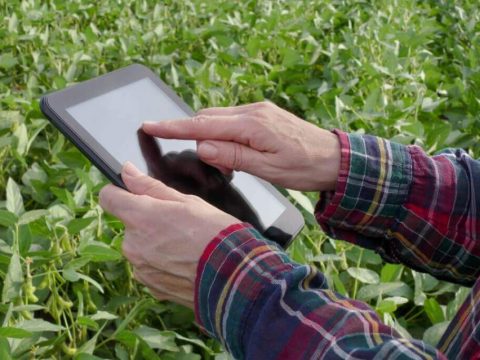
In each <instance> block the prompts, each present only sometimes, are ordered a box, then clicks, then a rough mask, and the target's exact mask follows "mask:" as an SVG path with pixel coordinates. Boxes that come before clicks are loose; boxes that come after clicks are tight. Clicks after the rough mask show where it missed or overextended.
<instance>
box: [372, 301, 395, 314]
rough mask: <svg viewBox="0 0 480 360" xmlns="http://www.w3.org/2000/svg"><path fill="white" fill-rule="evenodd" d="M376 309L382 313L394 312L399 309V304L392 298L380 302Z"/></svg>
mask: <svg viewBox="0 0 480 360" xmlns="http://www.w3.org/2000/svg"><path fill="white" fill-rule="evenodd" d="M375 310H377V311H378V312H381V313H393V312H394V311H395V310H397V304H395V302H393V301H392V300H387V299H385V300H382V301H380V303H379V304H378V305H377V306H376V307H375Z"/></svg>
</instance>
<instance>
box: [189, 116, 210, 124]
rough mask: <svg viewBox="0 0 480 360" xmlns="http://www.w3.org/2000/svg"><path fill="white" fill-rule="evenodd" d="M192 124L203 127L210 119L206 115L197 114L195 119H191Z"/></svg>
mask: <svg viewBox="0 0 480 360" xmlns="http://www.w3.org/2000/svg"><path fill="white" fill-rule="evenodd" d="M190 121H191V122H192V124H193V125H197V126H198V125H203V124H205V122H207V121H208V118H207V116H206V115H202V114H197V115H195V116H194V117H192V118H191V120H190Z"/></svg>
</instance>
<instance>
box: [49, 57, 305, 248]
mask: <svg viewBox="0 0 480 360" xmlns="http://www.w3.org/2000/svg"><path fill="white" fill-rule="evenodd" d="M40 107H41V109H42V112H43V113H44V114H45V116H46V117H47V118H48V119H49V120H50V121H51V122H52V123H53V124H54V125H55V126H56V127H57V128H58V129H59V130H60V131H61V132H62V133H63V134H64V135H65V136H66V137H67V138H68V139H69V140H70V141H72V142H73V143H74V144H75V145H76V146H77V147H78V148H79V149H80V150H81V151H82V153H84V154H85V155H86V156H87V158H89V159H90V161H91V162H92V163H93V164H94V165H95V166H96V167H98V169H99V170H100V171H101V172H102V173H103V174H105V176H106V177H107V178H108V179H109V180H110V181H111V182H112V183H113V184H115V185H117V186H120V187H123V188H126V187H125V185H124V184H123V182H122V179H121V176H120V173H121V169H122V164H124V163H125V162H126V161H131V162H132V163H133V164H135V166H137V167H138V168H139V169H140V170H142V171H143V172H145V173H148V174H149V175H150V176H153V177H155V178H157V179H160V180H161V181H163V182H164V183H166V184H167V185H169V186H171V187H174V188H176V189H177V190H179V191H182V192H184V193H189V194H194V195H198V196H200V197H202V198H203V199H205V200H206V201H208V202H209V203H211V204H213V205H214V206H216V207H218V208H220V209H222V210H224V211H226V212H228V213H230V214H232V215H233V216H235V217H237V218H238V219H240V220H242V221H245V222H249V223H250V224H252V225H253V226H254V227H255V228H257V229H258V230H259V231H260V232H261V233H263V234H264V235H265V236H266V237H268V238H270V239H271V240H273V241H276V242H277V243H279V244H280V245H281V246H283V247H287V246H288V244H289V243H290V241H291V240H292V239H293V238H294V237H295V235H296V234H297V233H298V232H299V231H300V230H301V228H302V227H303V225H304V221H303V217H302V215H301V213H300V212H299V211H298V210H297V209H296V208H295V206H293V205H292V204H291V203H290V201H289V200H288V199H287V198H286V197H284V196H283V195H282V194H281V193H280V192H279V191H278V190H277V189H276V188H275V187H273V186H272V185H271V184H269V183H267V182H265V181H263V180H261V179H259V178H257V177H254V176H252V175H250V174H247V173H244V172H235V173H234V174H233V177H231V178H228V177H226V176H224V175H223V174H221V173H220V172H219V171H218V170H217V169H215V168H213V167H211V166H209V165H207V164H205V163H203V162H202V161H200V160H199V159H198V157H197V155H196V142H195V141H190V140H172V139H168V140H167V139H158V138H153V137H151V136H149V135H147V134H146V133H144V132H143V131H142V130H141V126H142V123H143V122H144V121H162V120H172V119H185V118H188V117H190V116H192V115H194V112H193V111H192V110H191V109H190V108H189V107H188V105H187V104H185V102H183V101H182V100H181V99H180V98H179V97H178V96H177V95H176V94H175V93H174V92H173V91H172V90H171V89H170V88H169V87H168V86H167V85H166V84H165V83H163V82H162V81H161V80H160V79H159V78H158V76H156V75H155V74H154V73H153V72H152V71H151V70H149V69H148V68H146V67H145V66H142V65H138V64H134V65H130V66H128V67H125V68H122V69H119V70H116V71H113V72H111V73H108V74H106V75H102V76H100V77H97V78H94V79H92V80H88V81H85V82H82V83H79V84H77V85H74V86H72V87H69V88H67V89H64V90H61V91H57V92H54V93H51V94H47V95H45V96H44V97H42V99H41V102H40Z"/></svg>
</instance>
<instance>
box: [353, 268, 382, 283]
mask: <svg viewBox="0 0 480 360" xmlns="http://www.w3.org/2000/svg"><path fill="white" fill-rule="evenodd" d="M347 272H348V273H349V274H350V276H351V277H353V278H354V279H357V280H358V281H361V282H362V283H365V284H378V283H379V281H380V277H379V276H378V274H377V273H376V272H375V271H372V270H368V269H364V268H357V267H350V268H348V269H347Z"/></svg>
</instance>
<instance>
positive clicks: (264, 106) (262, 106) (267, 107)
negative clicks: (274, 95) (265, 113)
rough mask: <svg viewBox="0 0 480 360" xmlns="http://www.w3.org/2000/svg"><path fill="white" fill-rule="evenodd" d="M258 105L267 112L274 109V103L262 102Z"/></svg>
mask: <svg viewBox="0 0 480 360" xmlns="http://www.w3.org/2000/svg"><path fill="white" fill-rule="evenodd" d="M257 104H258V108H259V109H261V110H266V109H270V108H272V103H271V102H270V101H266V100H264V101H260V102H258V103H257Z"/></svg>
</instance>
